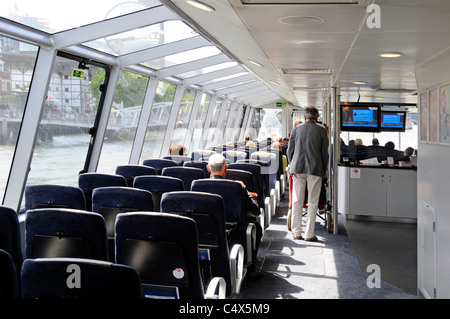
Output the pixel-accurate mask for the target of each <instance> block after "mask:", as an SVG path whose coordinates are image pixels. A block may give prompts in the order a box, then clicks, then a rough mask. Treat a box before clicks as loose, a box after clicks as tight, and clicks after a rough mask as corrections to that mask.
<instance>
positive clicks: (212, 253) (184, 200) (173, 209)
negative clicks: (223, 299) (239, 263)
mask: <svg viewBox="0 0 450 319" xmlns="http://www.w3.org/2000/svg"><path fill="white" fill-rule="evenodd" d="M161 211H162V212H165V213H177V214H182V215H184V216H187V217H190V218H192V219H193V220H194V221H195V223H196V225H197V234H198V244H199V248H200V250H202V251H203V252H204V254H201V256H202V258H201V260H200V265H201V267H202V274H203V278H204V281H203V283H204V284H205V285H207V284H208V282H209V280H211V279H212V278H213V277H223V278H224V279H225V282H226V284H227V285H226V287H227V292H226V294H227V295H230V294H231V287H232V283H231V270H230V257H229V252H228V244H227V238H226V236H227V235H226V226H225V209H224V203H223V199H222V197H221V196H219V195H216V194H211V193H204V192H194V191H182V192H170V193H165V194H164V195H163V197H162V200H161Z"/></svg>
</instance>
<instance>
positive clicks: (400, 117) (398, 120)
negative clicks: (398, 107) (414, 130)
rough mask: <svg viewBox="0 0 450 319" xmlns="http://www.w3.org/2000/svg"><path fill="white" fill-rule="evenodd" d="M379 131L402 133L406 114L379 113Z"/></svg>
mask: <svg viewBox="0 0 450 319" xmlns="http://www.w3.org/2000/svg"><path fill="white" fill-rule="evenodd" d="M380 114H381V122H380V130H381V131H389V132H404V131H405V124H406V112H397V111H381V113H380Z"/></svg>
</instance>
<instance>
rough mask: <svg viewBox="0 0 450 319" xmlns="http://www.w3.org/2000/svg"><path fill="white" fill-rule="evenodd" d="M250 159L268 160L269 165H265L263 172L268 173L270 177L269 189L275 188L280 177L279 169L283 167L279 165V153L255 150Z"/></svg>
mask: <svg viewBox="0 0 450 319" xmlns="http://www.w3.org/2000/svg"><path fill="white" fill-rule="evenodd" d="M250 159H255V160H259V161H263V162H266V163H267V164H268V166H267V167H263V169H262V172H263V174H267V175H268V177H269V189H275V184H276V181H277V180H278V178H279V170H280V169H281V167H280V165H279V159H278V153H272V152H262V151H258V152H254V153H253V154H252V155H251V156H250Z"/></svg>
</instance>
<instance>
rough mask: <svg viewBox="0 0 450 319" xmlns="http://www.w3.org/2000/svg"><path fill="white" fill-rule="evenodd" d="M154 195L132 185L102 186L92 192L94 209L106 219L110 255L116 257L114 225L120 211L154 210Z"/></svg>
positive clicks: (111, 257)
mask: <svg viewBox="0 0 450 319" xmlns="http://www.w3.org/2000/svg"><path fill="white" fill-rule="evenodd" d="M153 208H154V205H153V196H152V193H150V192H149V191H148V190H144V189H137V188H132V187H117V186H111V187H100V188H96V189H94V192H93V193H92V211H93V212H96V213H99V214H100V215H102V216H103V218H104V219H105V224H106V231H107V235H108V246H109V256H110V259H111V261H113V260H115V259H114V255H115V252H114V225H115V223H116V216H117V214H119V213H126V212H132V211H140V210H143V211H153Z"/></svg>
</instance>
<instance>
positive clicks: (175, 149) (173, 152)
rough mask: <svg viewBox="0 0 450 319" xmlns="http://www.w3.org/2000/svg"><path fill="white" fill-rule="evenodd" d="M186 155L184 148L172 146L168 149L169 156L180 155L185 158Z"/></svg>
mask: <svg viewBox="0 0 450 319" xmlns="http://www.w3.org/2000/svg"><path fill="white" fill-rule="evenodd" d="M186 153H187V150H186V147H184V146H183V145H180V144H174V145H172V146H171V147H170V150H169V154H170V155H182V156H185V155H186Z"/></svg>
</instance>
